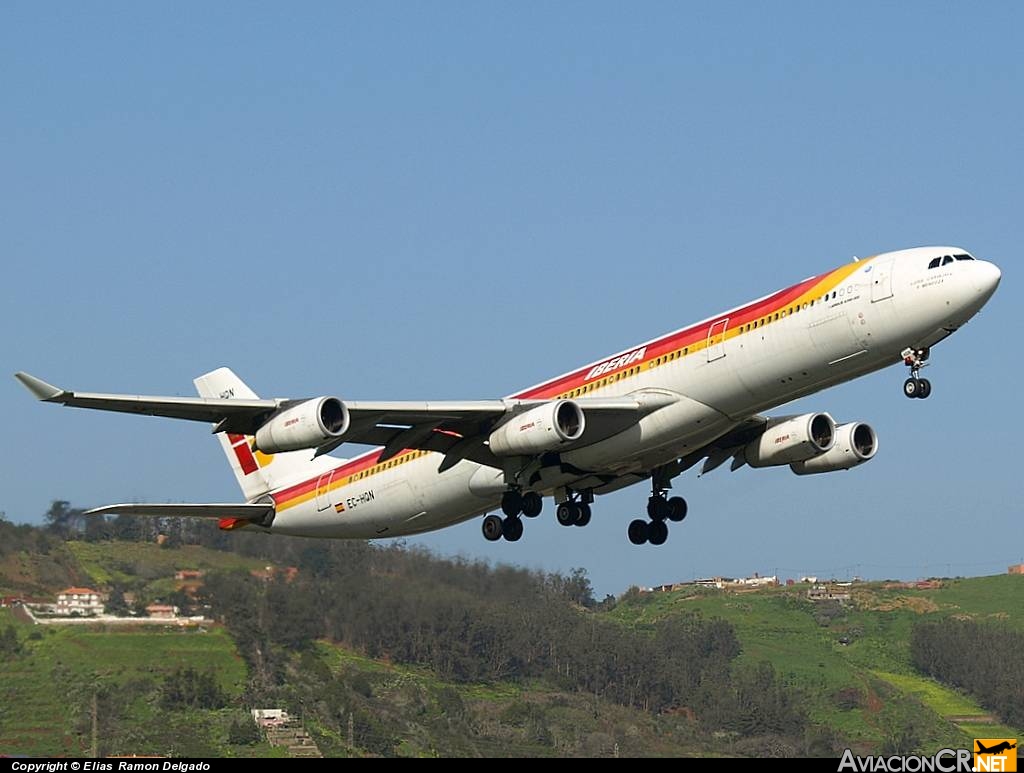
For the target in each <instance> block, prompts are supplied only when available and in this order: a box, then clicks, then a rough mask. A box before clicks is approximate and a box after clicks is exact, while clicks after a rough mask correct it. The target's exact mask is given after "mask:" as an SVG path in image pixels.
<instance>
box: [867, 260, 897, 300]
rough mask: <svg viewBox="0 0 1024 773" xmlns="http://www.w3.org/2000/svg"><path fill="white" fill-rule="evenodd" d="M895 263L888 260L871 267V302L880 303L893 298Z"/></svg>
mask: <svg viewBox="0 0 1024 773" xmlns="http://www.w3.org/2000/svg"><path fill="white" fill-rule="evenodd" d="M892 267H893V261H891V260H887V261H885V262H884V263H878V264H877V265H875V266H872V267H871V269H872V270H871V273H870V276H871V302H872V303H878V302H879V301H884V300H886V299H888V298H892Z"/></svg>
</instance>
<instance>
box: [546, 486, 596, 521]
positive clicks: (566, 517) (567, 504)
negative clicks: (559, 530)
mask: <svg viewBox="0 0 1024 773" xmlns="http://www.w3.org/2000/svg"><path fill="white" fill-rule="evenodd" d="M593 501H594V493H593V492H592V491H585V492H579V493H576V492H570V493H569V498H568V499H567V500H565V501H564V502H562V503H561V504H560V505H559V506H558V509H557V510H555V519H556V520H557V521H558V522H559V523H560V524H562V526H586V525H587V524H588V523H590V515H591V512H590V505H591V503H592V502H593Z"/></svg>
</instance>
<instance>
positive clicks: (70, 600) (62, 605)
mask: <svg viewBox="0 0 1024 773" xmlns="http://www.w3.org/2000/svg"><path fill="white" fill-rule="evenodd" d="M53 611H54V612H56V613H57V614H58V615H102V614H103V600H102V599H101V598H100V594H99V592H97V591H94V590H93V589H92V588H68V589H67V590H62V591H61V592H60V593H58V594H57V606H55V607H54V609H53Z"/></svg>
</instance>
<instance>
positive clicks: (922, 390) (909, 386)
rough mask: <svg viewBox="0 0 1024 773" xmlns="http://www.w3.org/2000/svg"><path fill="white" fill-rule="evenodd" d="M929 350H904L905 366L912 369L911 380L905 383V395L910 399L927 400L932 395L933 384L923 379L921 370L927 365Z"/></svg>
mask: <svg viewBox="0 0 1024 773" xmlns="http://www.w3.org/2000/svg"><path fill="white" fill-rule="evenodd" d="M929 353H930V352H929V350H928V349H904V350H903V352H902V354H903V364H904V365H906V366H907V367H908V368H910V378H908V379H907V380H906V381H904V382H903V394H904V395H906V396H907V397H910V398H915V397H916V398H920V399H922V400H924V399H926V398H927V397H928V396H929V395H931V393H932V382H931V381H929V380H928V379H926V378H921V377H920V376H921V368H923V367H925V365H926V364H927V363H926V362H925V360H927V359H928V355H929Z"/></svg>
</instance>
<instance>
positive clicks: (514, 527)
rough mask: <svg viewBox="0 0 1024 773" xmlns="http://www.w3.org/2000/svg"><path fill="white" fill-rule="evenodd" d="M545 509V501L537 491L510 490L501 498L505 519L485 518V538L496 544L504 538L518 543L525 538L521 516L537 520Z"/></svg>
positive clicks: (496, 517) (489, 516) (495, 516)
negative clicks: (521, 538)
mask: <svg viewBox="0 0 1024 773" xmlns="http://www.w3.org/2000/svg"><path fill="white" fill-rule="evenodd" d="M543 509H544V500H543V499H542V498H541V496H540V494H538V493H537V492H536V491H525V492H522V491H519V489H509V490H508V491H506V492H505V493H504V494H502V497H501V512H503V513H504V514H505V517H504V518H502V517H501V516H498V515H488V516H487V517H486V518H484V523H483V532H484V538H485V539H487V540H489V541H491V542H495V541H496V540H499V539H501V538H502V537H504V538H505V539H506V540H508V541H509V542H516V541H517V540H518V539H519V538H520V537H522V536H523V522H522V521H521V520H520V518H519V516H520V515H525V516H526V517H527V518H536V517H537V516H538V515H540V511H541V510H543Z"/></svg>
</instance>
